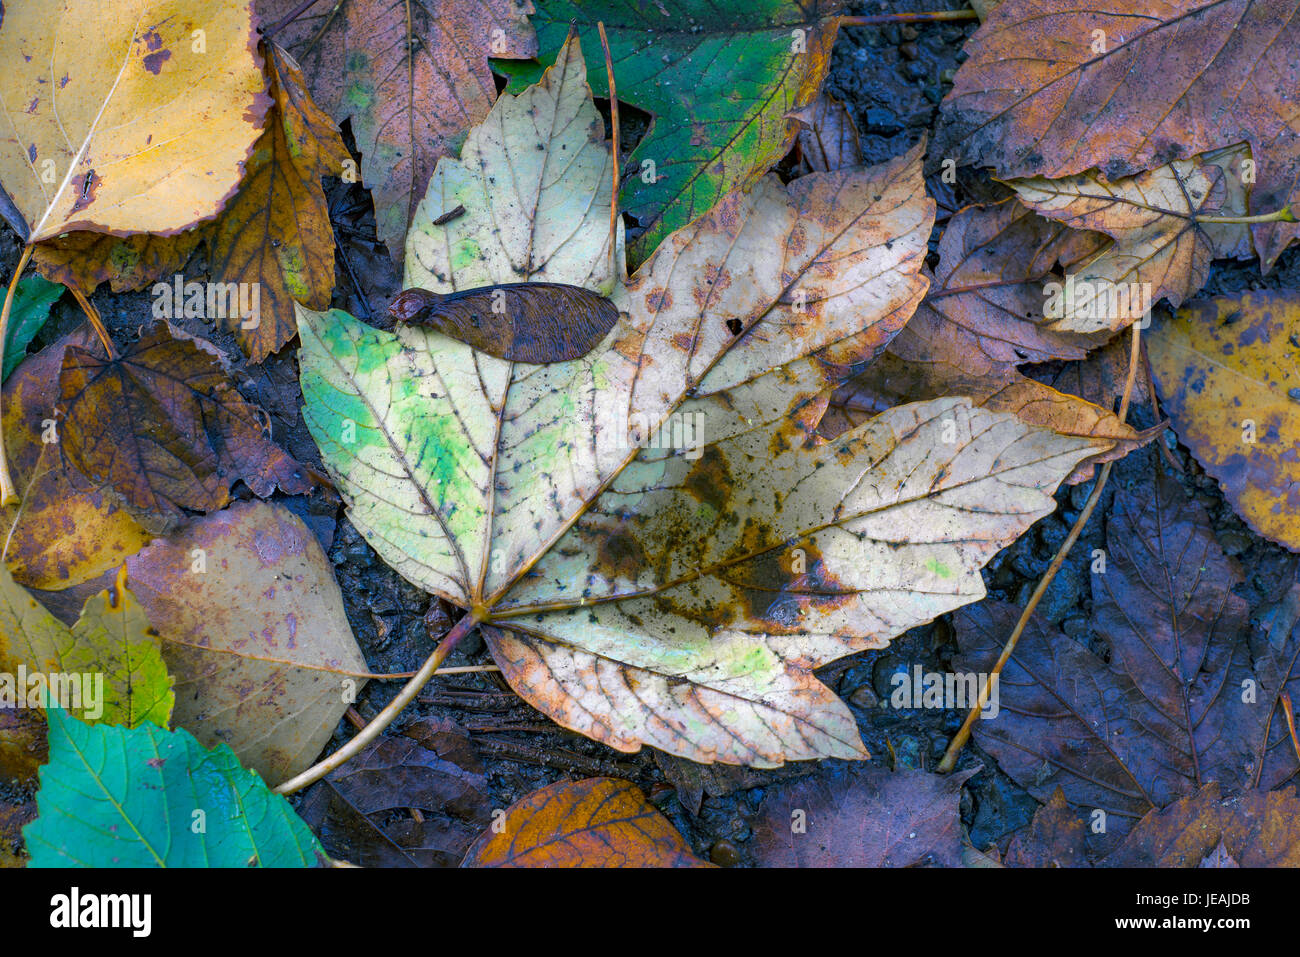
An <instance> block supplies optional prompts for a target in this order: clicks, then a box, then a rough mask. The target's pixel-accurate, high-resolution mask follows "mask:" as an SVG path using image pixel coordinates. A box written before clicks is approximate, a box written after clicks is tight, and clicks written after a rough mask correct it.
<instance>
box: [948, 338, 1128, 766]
mask: <svg viewBox="0 0 1300 957" xmlns="http://www.w3.org/2000/svg"><path fill="white" fill-rule="evenodd" d="M1132 328H1133V347H1132V349H1131V350H1130V352H1129V360H1128V378H1127V380H1126V381H1125V382H1124V397H1123V398H1122V399H1121V400H1120V403H1119V413H1118V415H1119V420H1120V422H1123V421H1125V420H1126V419H1127V418H1128V403H1129V398H1130V397H1131V396H1132V394H1133V383H1134V381H1135V380H1136V379H1137V366H1138V355H1139V348H1138V347H1139V346H1140V345H1141V341H1142V340H1141V336H1142V327H1141V326H1140V325H1139V324H1138V323H1136V322H1135V323H1133V326H1132ZM1114 464H1115V463H1114V462H1107V463H1106V464H1105V465H1103V466H1102V467H1101V473H1100V474H1099V475H1098V476H1097V484H1096V485H1095V486H1093V489H1092V494H1091V495H1089V496H1088V501H1087V503H1086V504H1085V505H1084V506H1083V511H1081V512H1080V513H1079V517H1078V518H1077V519H1075V521H1074V527H1073V528H1071V529H1070V534H1069V535H1067V536H1066V537H1065V541H1064V542H1062V543H1061V547H1060V548H1058V549H1057V550H1056V555H1055V557H1054V558H1053V559H1052V564H1051V565H1049V566H1048V567H1047V572H1046V573H1045V574H1044V575H1043V577H1042V578H1041V579H1040V580H1039V582H1038V587H1036V588H1035V589H1034V593H1033V594H1032V595H1030V596H1029V603H1028V604H1026V605H1025V607H1024V610H1023V611H1022V612H1021V613H1020V619H1019V621H1017V622H1016V627H1015V628H1013V629H1012V631H1011V637H1009V638H1008V639H1007V643H1006V645H1005V646H1003V648H1002V654H1001V655H999V656H998V660H997V662H996V663H995V664H994V665H993V668H992V669H991V670H990V671H989V673H988V674H987V675H986V676H985V678H984V681H983V683H982V684H981V685H980V693H979V699H978V700H977V701H976V702H975V706H974V707H972V708H971V709H970V713H969V714H967V715H966V720H965V721H963V722H962V726H961V728H960V729H958V731H957V734H956V735H955V736H954V737H953V739H952V741H951V743H949V745H948V750H947V751H945V752H944V755H943V760H942V761H940V762H939V766H938V768H936V770H937V771H938V772H939V773H940V774H947V773H948V772H950V771H951V770H952V769H953V768H954V767H956V765H957V757H958V755H960V754H961V749H962V748H964V747H965V746H966V742H967V741H969V740H970V734H971V728H972V727H974V725H975V721H976V719H978V718H979V716H980V713H981V712H982V711H983V710H984V707H985V705H987V704H988V700H989V689H990V688H991V687H992V683H993V679H994V678H995V677H997V676H998V675H1000V674H1002V668H1003V666H1005V665H1006V663H1007V661H1009V660H1010V658H1011V653H1012V652H1013V651H1015V648H1016V644H1017V643H1018V642H1019V641H1020V636H1021V635H1022V634H1024V631H1025V626H1026V625H1028V624H1029V619H1030V617H1031V616H1032V615H1033V613H1034V609H1035V608H1037V607H1038V603H1039V601H1041V600H1042V598H1043V595H1045V594H1046V593H1047V587H1048V586H1049V585H1050V584H1051V583H1052V579H1054V578H1055V577H1056V573H1057V572H1058V571H1060V570H1061V566H1062V565H1063V564H1064V563H1065V558H1066V556H1067V555H1069V554H1070V549H1071V548H1073V547H1074V543H1075V542H1077V541H1078V540H1079V536H1080V535H1081V534H1082V533H1083V528H1084V526H1085V525H1087V524H1088V519H1089V518H1090V517H1091V516H1092V510H1093V509H1095V508H1096V507H1097V503H1098V502H1100V501H1101V493H1102V490H1103V489H1105V487H1106V480H1107V479H1108V478H1110V470H1111V466H1112V465H1114Z"/></svg>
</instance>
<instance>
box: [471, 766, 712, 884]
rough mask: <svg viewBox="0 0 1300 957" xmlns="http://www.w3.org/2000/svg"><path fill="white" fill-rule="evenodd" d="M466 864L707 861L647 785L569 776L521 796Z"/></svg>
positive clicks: (653, 864) (702, 864) (663, 864)
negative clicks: (645, 788) (658, 806)
mask: <svg viewBox="0 0 1300 957" xmlns="http://www.w3.org/2000/svg"><path fill="white" fill-rule="evenodd" d="M463 866H464V867H708V866H709V865H708V864H706V863H705V862H704V861H701V860H700V859H699V858H697V857H695V856H694V854H692V853H691V849H690V847H689V846H688V845H687V843H686V842H685V841H684V840H683V839H682V836H681V835H680V834H678V833H677V831H676V830H674V828H673V826H672V825H671V824H669V823H668V820H667V819H666V818H665V817H664V816H663V815H662V814H660V813H659V812H658V811H657V810H655V807H654V805H653V804H651V803H650V802H649V801H647V800H646V798H645V795H644V794H642V793H641V791H640V789H639V788H638V787H637V786H636V785H634V784H630V783H628V782H627V781H618V780H615V779H614V778H588V779H587V780H585V781H562V782H560V783H559V784H552V785H550V786H548V787H544V788H542V789H541V790H538V791H534V792H533V793H532V794H529V795H527V796H526V797H524V798H522V799H520V800H518V801H516V802H515V803H514V804H512V805H510V807H509V808H508V809H507V810H506V814H505V819H504V828H503V829H502V830H501V831H500V832H499V833H498V832H497V830H496V828H495V826H494V827H493V828H490V829H489V830H487V831H486V832H484V834H483V835H482V836H481V837H479V839H478V841H476V842H475V844H474V846H473V847H472V848H470V851H469V854H468V855H466V857H465V862H464V864H463Z"/></svg>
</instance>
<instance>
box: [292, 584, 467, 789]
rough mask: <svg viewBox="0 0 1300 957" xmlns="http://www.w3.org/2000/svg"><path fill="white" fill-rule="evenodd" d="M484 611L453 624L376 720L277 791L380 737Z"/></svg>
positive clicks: (313, 778) (308, 780)
mask: <svg viewBox="0 0 1300 957" xmlns="http://www.w3.org/2000/svg"><path fill="white" fill-rule="evenodd" d="M483 614H484V613H483V612H482V611H481V610H480V611H475V612H467V613H466V614H465V616H464V617H463V618H461V620H460V621H458V622H456V624H454V625H452V626H451V631H449V632H447V634H445V635H444V636H443V638H442V641H440V642H438V647H437V648H435V649H433V654H431V655H429V657H428V658H427V659H426V660H425V662H424V665H423V666H422V667H421V668H420V670H419V671H417V672H416V673H415V677H413V678H412V679H411V680H410V681H408V682H407V683H406V685H405V687H403V688H402V690H401V691H399V692H398V693H397V697H396V698H394V699H393V700H392V701H390V702H389V703H388V706H387V707H386V708H384V710H383V711H381V712H379V714H377V715H375V719H374V720H373V721H371V722H370V723H369V724H368V725H366V726H365V728H363V729H362V730H361V731H360V732H358V733H357V736H356V737H354V738H353V739H352V740H351V741H349V742H348V743H347V744H345V745H343V747H341V748H339V749H338V750H337V751H335V752H334V753H333V754H331V755H330V756H329V757H328V758H326V759H325V760H324V761H318V762H317V763H316V764H313V765H312V766H311V767H309V768H308V769H307V770H306V771H303V772H302V773H301V774H298V775H295V776H294V777H291V778H290V779H289V780H287V781H285V782H284V783H283V784H281V785H280V786H279V787H277V788H275V793H276V794H292V793H293V792H294V791H301V790H302V789H303V788H305V787H306V786H307V785H309V784H314V783H315V782H317V781H319V780H320V779H321V778H323V777H325V775H327V774H329V773H330V772H331V771H333V770H334V769H335V768H338V767H342V766H343V765H344V764H346V763H347V762H348V761H350V760H352V759H353V758H354V757H356V756H357V755H358V754H360V753H361V751H362V750H363V749H364V748H365V746H366V745H367V744H369V743H370V742H371V741H373V740H374V739H375V738H377V737H379V735H380V734H381V733H382V732H383V730H384V729H385V728H386V727H388V726H389V725H390V724H392V723H393V719H394V718H396V717H397V716H398V715H399V714H401V712H402V709H403V708H405V707H406V706H407V705H408V704H410V703H411V702H412V701H413V700H415V696H416V695H418V694H419V693H420V689H421V688H423V687H424V686H425V685H427V684H428V683H429V679H431V678H432V677H433V676H434V674H435V673H436V672H437V671H438V666H439V665H441V664H442V662H443V660H444V659H446V657H447V655H449V654H451V651H452V649H453V648H455V647H456V645H457V644H459V642H460V640H461V639H462V638H464V637H465V636H466V635H468V634H469V633H470V632H471V631H473V630H474V629H475V628H476V627H478V623H479V622H480V621H482V620H483Z"/></svg>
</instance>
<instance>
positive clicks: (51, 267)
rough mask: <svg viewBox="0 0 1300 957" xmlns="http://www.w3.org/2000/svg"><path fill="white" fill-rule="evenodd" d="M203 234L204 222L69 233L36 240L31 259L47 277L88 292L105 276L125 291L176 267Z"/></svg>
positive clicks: (173, 271) (104, 280)
mask: <svg viewBox="0 0 1300 957" xmlns="http://www.w3.org/2000/svg"><path fill="white" fill-rule="evenodd" d="M204 235H205V230H204V229H203V228H194V229H187V230H186V231H185V232H182V233H178V234H177V235H175V236H155V235H153V234H150V233H137V234H135V235H133V236H108V235H104V234H103V233H88V232H82V233H68V234H67V235H66V236H57V237H55V238H53V239H50V240H48V241H46V242H43V243H41V244H39V245H38V246H37V247H36V249H35V250H34V252H33V253H32V262H33V263H34V264H35V266H36V269H37V271H38V272H39V273H40V274H41V275H42V276H44V277H45V278H46V279H50V280H53V281H54V282H61V283H63V285H65V286H68V287H69V288H71V289H79V290H80V291H81V292H83V293H85V294H86V295H90V294H91V293H92V292H94V291H95V289H96V287H98V286H99V284H100V283H101V282H107V283H108V284H109V285H110V287H111V288H112V290H113V291H114V292H126V291H128V290H133V289H143V288H144V287H145V286H147V285H149V283H151V282H153V281H154V280H155V279H158V278H160V277H165V276H172V275H174V274H176V273H178V272H180V270H181V267H182V266H184V265H185V263H186V262H188V261H189V258H190V256H191V255H192V254H193V252H194V250H195V249H196V248H198V245H199V242H200V241H201V240H202V239H203V237H204Z"/></svg>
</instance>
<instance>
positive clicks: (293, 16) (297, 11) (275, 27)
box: [262, 0, 337, 38]
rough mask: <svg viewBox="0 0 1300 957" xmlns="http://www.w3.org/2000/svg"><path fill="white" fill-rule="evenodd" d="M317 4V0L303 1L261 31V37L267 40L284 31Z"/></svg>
mask: <svg viewBox="0 0 1300 957" xmlns="http://www.w3.org/2000/svg"><path fill="white" fill-rule="evenodd" d="M318 2H319V0H303V2H302V3H300V4H298V6H296V7H294V8H293V9H292V10H291V11H289V13H287V14H285V15H284V16H283V17H281V18H280V19H279V20H277V21H276V22H275V23H273V24H271V26H269V27H267V28H266V29H265V30H263V31H262V36H263V37H268V38H269V37H273V36H275V35H276V34H277V33H279V32H280V31H281V30H283V29H284V28H285V27H287V26H288V25H289V24H291V23H293V21H295V20H297V19H298V18H299V17H300V16H302V15H303V14H304V13H306V12H307V11H308V10H310V9H311V8H312V7H314V6H316V4H317V3H318ZM336 6H337V4H336Z"/></svg>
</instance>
